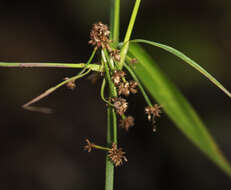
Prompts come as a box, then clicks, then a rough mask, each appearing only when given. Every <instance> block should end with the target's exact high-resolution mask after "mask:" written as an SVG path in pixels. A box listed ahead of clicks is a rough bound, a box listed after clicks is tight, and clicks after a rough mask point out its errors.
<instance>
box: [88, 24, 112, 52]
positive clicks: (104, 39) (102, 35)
mask: <svg viewBox="0 0 231 190" xmlns="http://www.w3.org/2000/svg"><path fill="white" fill-rule="evenodd" d="M109 34H110V31H109V29H108V26H107V25H105V24H103V23H102V22H99V23H96V24H93V26H92V30H91V32H90V41H89V42H88V43H89V44H91V45H93V46H96V47H97V48H101V47H102V48H107V47H109V46H108V43H109V42H110V40H109Z"/></svg>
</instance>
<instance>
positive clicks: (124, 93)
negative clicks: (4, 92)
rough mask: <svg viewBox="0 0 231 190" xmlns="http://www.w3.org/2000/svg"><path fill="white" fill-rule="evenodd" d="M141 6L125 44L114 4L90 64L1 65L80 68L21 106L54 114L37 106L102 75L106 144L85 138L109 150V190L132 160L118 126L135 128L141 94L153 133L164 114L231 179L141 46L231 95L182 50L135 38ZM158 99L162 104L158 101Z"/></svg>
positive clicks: (93, 36) (100, 26)
mask: <svg viewBox="0 0 231 190" xmlns="http://www.w3.org/2000/svg"><path fill="white" fill-rule="evenodd" d="M140 3H141V0H136V1H135V4H134V8H133V11H132V14H131V18H130V22H129V24H128V27H127V31H126V34H125V36H124V38H123V39H122V41H120V36H119V33H120V0H111V1H110V4H111V9H110V11H111V13H110V26H109V27H108V26H107V25H106V24H104V23H102V22H97V23H95V24H93V26H92V30H91V32H90V40H89V44H90V45H92V48H93V50H92V53H91V56H90V57H89V59H88V61H86V62H85V63H9V62H8V63H6V62H0V66H1V67H13V68H14V67H17V68H26V67H32V68H35V67H47V68H60V69H62V68H70V69H81V70H80V71H79V72H78V73H77V74H76V75H75V76H73V77H70V78H65V79H64V80H63V81H61V82H60V83H59V84H57V85H56V86H53V87H51V88H49V89H48V90H46V91H45V92H43V93H42V94H40V95H39V96H37V97H35V98H34V99H32V100H31V101H29V102H27V103H26V104H24V105H23V106H22V107H23V108H24V109H27V110H30V111H37V112H42V113H52V110H51V109H49V108H45V107H37V106H33V104H34V103H36V102H38V101H39V100H41V99H43V98H45V97H46V96H48V95H50V94H51V93H53V92H54V91H56V90H57V89H58V88H60V87H62V86H66V87H68V88H69V89H72V90H74V89H75V82H76V80H78V79H79V78H83V77H85V76H87V75H89V74H90V73H92V72H97V73H100V75H101V76H102V78H103V79H102V85H101V90H100V95H101V98H102V101H104V102H105V105H106V109H107V111H106V112H107V139H106V145H104V146H100V145H96V144H95V143H94V142H91V141H90V140H89V139H86V146H85V147H84V149H85V150H87V151H88V152H91V151H92V150H93V149H98V150H102V151H105V152H106V166H105V168H106V170H105V190H113V181H114V167H117V166H120V165H122V164H123V163H125V162H127V161H128V160H127V157H126V155H125V152H123V150H122V149H121V148H119V146H120V144H119V140H118V137H117V129H118V126H119V127H121V128H123V129H125V131H128V130H129V128H130V127H132V126H134V122H135V120H134V118H133V117H132V116H130V115H128V114H127V108H128V106H129V104H128V102H127V99H126V98H127V97H128V96H129V95H131V94H136V93H141V94H142V95H143V97H144V100H145V102H146V106H145V107H144V113H145V114H146V115H147V118H148V120H149V121H150V125H151V126H152V127H153V131H155V130H156V127H155V126H156V119H157V118H158V117H160V115H161V112H162V110H163V111H164V112H165V113H166V114H167V115H168V116H169V118H171V120H172V121H173V122H174V123H175V125H176V126H177V127H178V128H179V129H180V130H181V131H182V132H183V133H184V134H185V135H186V136H187V137H188V138H189V139H190V140H191V141H192V142H193V143H194V144H195V145H196V146H197V147H198V148H199V149H200V150H201V151H202V152H203V153H204V154H205V155H206V156H207V157H208V158H210V159H211V160H212V161H213V162H214V163H215V164H217V166H219V167H220V168H221V169H222V170H223V171H224V172H225V173H226V174H227V175H228V176H230V177H231V166H230V164H229V163H228V161H227V160H226V158H225V157H224V156H223V154H222V152H221V151H220V149H219V148H218V146H217V145H216V143H215V142H214V140H213V138H212V137H211V135H210V133H209V132H208V130H207V129H206V127H205V125H204V123H203V122H202V121H201V120H200V118H199V117H198V115H197V114H196V112H195V111H194V109H193V108H192V106H191V105H190V104H189V103H188V101H187V100H186V99H185V98H184V96H183V95H182V94H181V93H180V91H179V90H178V89H177V88H176V87H175V85H174V84H173V83H172V82H171V81H169V80H168V78H167V77H166V76H165V75H164V73H163V72H162V71H161V70H160V69H159V67H158V66H157V65H156V63H155V62H154V61H153V59H152V58H151V56H150V55H148V54H147V52H146V51H145V50H144V49H143V48H142V47H141V46H140V45H139V44H140V43H143V44H148V45H151V46H155V47H158V48H161V49H163V50H165V51H167V52H169V53H171V54H173V55H175V56H176V57H178V58H180V59H182V60H183V61H184V62H185V63H187V64H189V65H190V66H191V67H193V68H194V69H196V70H197V71H199V72H200V73H201V74H203V75H204V76H205V77H207V78H208V79H209V80H210V81H211V82H212V83H214V84H215V85H216V86H217V87H218V88H220V89H221V90H222V91H223V92H224V93H225V94H226V95H227V96H228V97H231V93H230V92H229V91H228V90H227V89H226V88H225V87H224V86H223V85H222V84H221V83H220V82H218V81H217V80H216V79H215V78H214V77H213V76H212V75H211V74H209V73H208V72H207V71H206V70H205V69H204V68H202V67H201V66H200V65H198V64H197V63H196V62H195V61H193V60H192V59H190V58H189V57H187V56H186V55H185V54H183V53H181V52H180V51H178V50H176V49H174V48H172V47H170V46H167V45H163V44H160V43H156V42H152V41H148V40H143V39H131V35H132V31H133V29H134V24H135V20H136V17H137V13H138V10H139V7H140ZM97 53H98V54H97ZM97 55H99V56H98V60H99V63H95V62H94V60H95V58H96V56H97ZM128 76H129V77H128ZM130 78H132V80H130ZM154 100H155V101H156V102H158V103H154ZM134 159H135V158H134Z"/></svg>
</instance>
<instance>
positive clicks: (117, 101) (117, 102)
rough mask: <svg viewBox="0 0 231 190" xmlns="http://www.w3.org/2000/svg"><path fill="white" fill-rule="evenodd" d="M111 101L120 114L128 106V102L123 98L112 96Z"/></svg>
mask: <svg viewBox="0 0 231 190" xmlns="http://www.w3.org/2000/svg"><path fill="white" fill-rule="evenodd" d="M111 101H112V102H113V103H114V104H113V105H114V107H115V109H116V112H117V113H118V114H119V115H120V116H121V115H123V114H124V113H125V112H126V111H127V108H128V103H127V101H126V99H124V98H120V97H119V98H112V99H111Z"/></svg>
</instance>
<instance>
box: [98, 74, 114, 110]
mask: <svg viewBox="0 0 231 190" xmlns="http://www.w3.org/2000/svg"><path fill="white" fill-rule="evenodd" d="M105 85H106V79H105V78H104V79H103V82H102V85H101V90H100V95H101V99H102V100H103V101H104V102H105V103H107V104H108V105H110V106H112V107H113V106H114V105H113V104H112V103H111V102H109V101H108V100H106V98H105V97H104V90H105Z"/></svg>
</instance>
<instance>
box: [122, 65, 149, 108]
mask: <svg viewBox="0 0 231 190" xmlns="http://www.w3.org/2000/svg"><path fill="white" fill-rule="evenodd" d="M124 67H125V68H126V69H127V70H128V72H129V73H130V75H131V76H132V78H133V79H134V80H135V81H136V82H137V83H138V86H139V89H140V91H141V93H142V95H143V97H144V99H145V101H146V103H147V104H148V105H149V106H153V105H152V102H151V100H150V99H149V97H148V95H147V94H146V92H145V90H144V88H143V86H142V85H141V83H140V81H139V79H138V78H137V77H136V75H135V73H134V72H133V70H132V69H131V68H130V67H129V66H128V65H127V64H126V63H125V64H124Z"/></svg>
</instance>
